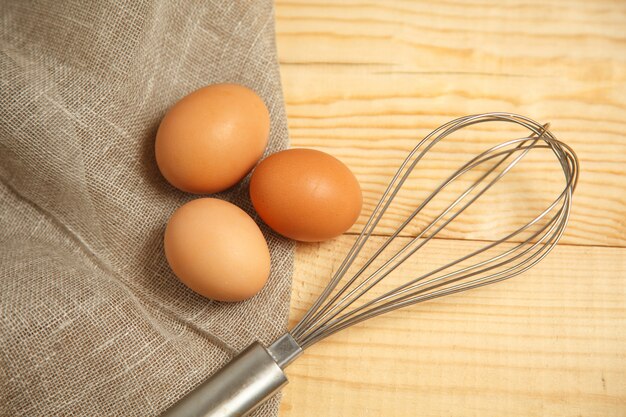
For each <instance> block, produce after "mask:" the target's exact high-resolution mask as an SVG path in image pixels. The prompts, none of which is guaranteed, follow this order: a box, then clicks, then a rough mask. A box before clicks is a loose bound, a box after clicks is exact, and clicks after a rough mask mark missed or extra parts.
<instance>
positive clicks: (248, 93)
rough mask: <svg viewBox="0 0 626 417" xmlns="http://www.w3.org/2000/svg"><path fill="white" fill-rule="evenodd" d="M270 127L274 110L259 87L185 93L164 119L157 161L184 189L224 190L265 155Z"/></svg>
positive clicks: (230, 86)
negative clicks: (254, 89) (270, 112)
mask: <svg viewBox="0 0 626 417" xmlns="http://www.w3.org/2000/svg"><path fill="white" fill-rule="evenodd" d="M269 128H270V118H269V112H268V110H267V108H266V107H265V104H264V103H263V100H261V98H260V97H259V96H258V95H257V94H256V93H255V92H254V91H252V90H250V89H249V88H247V87H244V86H241V85H237V84H215V85H210V86H207V87H204V88H201V89H199V90H197V91H194V92H193V93H191V94H189V95H188V96H186V97H184V98H182V99H181V100H180V101H179V102H177V103H176V104H174V105H173V106H172V107H171V108H170V109H169V111H168V112H167V114H166V115H165V117H164V118H163V120H162V121H161V124H160V125H159V129H158V131H157V135H156V142H155V154H156V160H157V165H158V166H159V170H160V171H161V173H162V174H163V176H164V177H165V179H167V181H169V182H170V184H172V185H173V186H174V187H176V188H178V189H180V190H182V191H186V192H190V193H196V194H203V193H216V192H219V191H223V190H225V189H227V188H230V187H232V186H233V185H235V184H236V183H237V182H238V181H240V180H241V179H242V178H243V177H245V175H246V174H247V173H248V172H250V170H251V169H252V168H253V167H254V165H256V163H257V162H258V161H259V159H260V158H261V156H263V152H264V150H265V147H266V146H267V141H268V136H269Z"/></svg>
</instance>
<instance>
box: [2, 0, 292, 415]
mask: <svg viewBox="0 0 626 417" xmlns="http://www.w3.org/2000/svg"><path fill="white" fill-rule="evenodd" d="M0 16H1V19H2V20H1V23H0V32H1V39H0V49H1V50H0V312H1V314H0V416H150V415H157V414H159V413H160V412H161V411H163V410H164V409H165V408H167V406H169V405H170V404H172V403H173V402H175V401H176V400H177V399H178V398H179V397H181V396H182V395H183V394H185V393H186V392H188V391H189V390H191V389H192V388H193V387H194V386H196V385H197V384H198V383H200V382H201V381H202V380H203V379H205V378H206V377H207V376H208V375H209V374H211V373H212V372H214V371H215V370H216V369H218V368H219V367H220V366H221V365H222V364H224V363H225V362H226V361H228V360H229V358H230V357H232V356H233V355H234V354H235V353H236V352H237V351H239V350H241V349H243V348H244V347H245V346H247V345H248V344H249V343H250V342H252V341H253V340H255V339H259V340H261V341H263V342H265V343H268V342H270V341H272V340H273V338H274V337H276V336H277V335H279V334H280V333H281V332H283V331H284V329H285V325H286V319H287V312H288V305H289V294H290V279H291V269H292V260H293V245H292V243H290V242H288V241H287V240H285V239H282V238H280V237H277V236H276V235H274V234H272V233H271V232H270V231H268V230H267V229H266V228H265V227H264V226H263V225H261V227H262V229H263V232H264V233H265V236H266V238H267V240H268V243H269V246H270V249H271V256H272V274H271V277H270V280H269V283H268V285H267V286H266V287H265V288H264V289H263V291H262V292H261V293H260V294H259V295H258V296H256V297H255V298H253V299H251V300H249V301H247V302H243V303H236V304H226V303H218V302H211V301H209V300H207V299H205V298H202V297H200V296H198V295H195V294H194V293H193V292H191V291H190V290H188V289H187V288H186V287H184V286H183V285H182V284H180V283H179V282H178V280H177V279H176V278H175V277H174V276H173V275H172V273H171V271H170V269H169V267H168V265H167V263H166V261H165V258H164V255H163V247H162V237H163V231H164V229H165V224H166V222H167V219H168V218H169V216H170V215H171V214H172V212H173V211H174V210H175V209H176V208H177V207H180V206H181V205H182V204H183V203H185V202H187V201H189V200H190V199H192V198H197V196H192V195H189V194H185V193H183V192H180V191H178V190H176V189H174V188H173V187H171V186H170V185H168V184H167V183H166V182H165V180H164V179H163V178H162V177H161V175H160V174H159V172H158V169H157V167H156V164H155V159H154V136H155V132H156V129H157V126H158V123H159V121H160V119H161V118H162V116H163V115H164V113H165V111H166V110H167V108H168V107H169V106H170V105H172V104H173V103H174V102H175V101H177V100H178V99H179V98H181V97H182V96H184V95H185V94H187V93H189V92H191V91H193V90H194V89H196V88H199V87H201V86H204V85H206V84H211V83H215V82H235V83H240V84H244V85H247V86H249V87H251V88H252V89H254V90H255V91H257V92H258V93H259V94H260V95H261V97H263V99H264V100H265V102H266V104H267V106H268V108H269V110H270V113H271V119H272V125H271V138H270V145H269V148H268V150H267V153H271V152H275V151H277V150H279V149H283V148H285V147H286V146H287V128H286V118H285V112H284V106H283V99H282V95H281V88H280V79H279V72H278V66H277V60H276V52H275V42H274V22H273V6H272V3H271V1H270V0H260V1H255V2H250V1H243V0H241V1H231V0H224V1H182V0H181V1H166V0H159V1H145V0H144V1H138V0H132V1H131V0H128V1H124V0H109V1H88V2H70V1H58V0H54V1H43V0H41V1H23V0H14V1H8V0H4V1H2V2H0ZM247 190H248V188H247V180H246V181H244V182H243V183H241V184H240V185H239V186H237V187H235V188H234V189H231V190H229V191H227V192H225V193H222V194H221V195H219V197H221V198H225V199H228V200H230V201H233V202H234V203H235V204H237V205H239V206H240V207H242V208H243V209H244V210H246V211H247V212H248V213H250V214H251V215H252V216H253V218H255V219H256V220H257V221H258V218H257V217H256V216H255V214H254V211H253V210H252V207H251V205H250V203H249V199H248V191H247ZM259 223H260V222H259ZM277 408H278V399H277V398H275V399H273V400H272V401H271V402H269V403H268V404H266V405H265V406H263V407H262V409H261V410H259V411H258V412H257V414H256V415H259V416H273V415H275V414H276V412H277Z"/></svg>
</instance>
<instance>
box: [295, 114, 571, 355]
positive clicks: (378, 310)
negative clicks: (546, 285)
mask: <svg viewBox="0 0 626 417" xmlns="http://www.w3.org/2000/svg"><path fill="white" fill-rule="evenodd" d="M494 121H504V122H509V123H514V124H517V125H520V126H522V127H524V128H526V129H528V130H529V131H530V133H531V135H529V136H528V137H524V138H520V139H513V140H509V141H506V142H503V143H501V144H499V145H496V146H494V147H492V148H490V149H488V150H486V151H484V152H482V153H481V154H479V155H477V156H476V157H474V158H472V159H471V160H469V161H468V162H466V163H465V164H464V165H463V166H461V167H460V168H459V169H458V170H457V171H455V172H454V173H453V174H452V175H450V176H449V177H448V178H447V179H446V180H445V181H444V182H443V183H441V184H440V185H439V186H438V187H437V188H436V189H435V190H434V191H433V192H432V193H431V194H430V195H429V196H427V197H426V198H425V199H424V201H423V202H422V203H421V204H420V205H419V206H418V207H417V208H416V209H415V210H413V212H412V213H411V214H410V215H409V216H408V217H407V218H406V219H405V220H404V221H403V222H402V223H401V224H400V225H399V226H398V227H397V228H396V229H395V231H394V232H393V233H391V235H390V236H389V238H388V239H387V240H386V241H385V242H383V243H382V244H381V245H380V246H379V247H378V249H377V250H376V251H375V252H374V254H373V255H372V256H371V257H370V258H369V259H368V260H366V261H365V262H364V263H363V265H362V266H361V267H360V268H359V269H358V271H357V272H356V273H355V274H354V275H352V276H351V278H349V279H347V280H346V282H345V283H342V285H341V286H340V287H339V288H338V286H339V284H340V283H341V282H342V279H343V278H344V277H345V275H346V274H347V272H348V270H349V269H350V267H351V266H352V265H353V264H354V262H355V260H356V259H357V257H358V256H359V254H360V252H361V250H362V249H363V247H364V246H365V244H366V243H367V241H368V239H369V238H370V237H371V236H372V234H373V231H374V230H375V229H376V227H377V226H378V225H379V223H380V221H381V219H382V218H383V216H384V214H385V213H386V212H387V210H388V208H389V206H390V205H391V203H392V201H393V200H394V198H395V197H396V196H397V195H398V193H399V191H400V189H401V188H402V186H403V185H404V184H405V182H406V181H407V179H408V178H409V176H410V174H411V173H412V172H413V170H414V169H415V167H416V166H417V164H418V163H419V162H420V161H421V160H422V159H423V157H424V156H425V155H426V154H427V152H429V151H430V150H431V149H432V148H433V147H434V146H435V145H436V144H437V143H438V142H440V141H441V140H442V139H444V138H445V137H447V136H449V135H450V134H452V133H454V132H456V131H458V130H459V129H462V128H465V127H468V126H471V125H475V124H478V123H486V122H494ZM548 129H549V126H548V125H543V126H542V125H540V124H539V123H537V122H535V121H533V120H531V119H529V118H526V117H523V116H519V115H514V114H509V113H488V114H483V115H474V116H466V117H462V118H459V119H456V120H453V121H451V122H448V123H446V124H444V125H442V126H440V127H439V128H437V129H435V130H434V131H433V132H431V133H430V134H429V135H427V136H426V137H425V138H424V139H423V140H421V141H420V142H419V143H418V144H417V146H416V147H415V148H414V149H413V150H412V151H411V152H410V153H409V155H408V157H407V158H406V159H405V160H404V161H403V163H402V164H401V166H400V168H399V169H398V171H397V172H396V174H395V175H394V177H393V178H392V180H391V183H390V184H389V186H388V187H387V189H386V190H385V192H384V193H383V195H382V197H381V199H380V200H379V202H378V203H377V205H376V207H375V208H374V210H373V213H372V215H371V217H370V218H369V219H368V220H367V222H366V224H365V226H364V228H363V231H362V232H361V233H360V234H359V236H358V237H357V239H356V241H355V242H354V244H353V246H352V248H351V249H350V251H349V252H348V255H347V256H346V258H345V259H344V260H343V262H342V263H341V265H340V266H339V268H338V269H337V271H336V272H335V274H334V276H333V277H332V279H331V280H330V282H329V283H328V285H327V286H326V288H325V289H324V290H323V292H322V294H321V295H320V296H319V298H318V299H317V301H316V302H315V303H314V304H313V306H312V307H311V309H310V310H309V311H308V312H307V313H306V314H305V315H304V317H303V318H302V319H301V320H300V322H299V323H298V324H297V325H296V326H295V327H294V329H293V330H292V331H291V332H290V333H291V335H292V336H293V338H294V339H295V340H296V341H297V342H298V344H299V345H300V346H301V347H302V348H303V349H305V348H307V347H309V346H311V345H312V344H314V343H316V342H318V341H319V340H321V339H323V338H325V337H328V336H330V335H331V334H334V333H336V332H337V331H340V330H342V329H344V328H346V327H349V326H352V325H354V324H357V323H359V322H361V321H363V320H366V319H369V318H371V317H374V316H378V315H380V314H383V313H386V312H389V311H392V310H395V309H397V308H401V307H404V306H407V305H411V304H415V303H419V302H423V301H427V300H431V299H434V298H438V297H442V296H445V295H449V294H454V293H457V292H460V291H465V290H468V289H472V288H476V287H480V286H483V285H487V284H490V283H493V282H498V281H502V280H505V279H508V278H511V277H513V276H516V275H519V274H521V273H522V272H524V271H526V270H528V269H529V268H531V267H532V266H534V265H535V264H536V263H537V262H539V261H541V259H543V258H544V257H545V256H546V255H547V254H548V253H549V252H550V251H551V250H552V248H553V247H554V245H555V244H556V243H557V242H558V240H559V239H560V237H561V236H562V234H563V231H564V229H565V227H566V225H567V222H568V219H569V213H570V208H571V198H572V193H573V190H574V189H575V187H576V183H577V180H578V171H579V168H578V159H577V157H576V155H575V153H574V152H573V150H572V149H571V148H570V147H569V146H567V145H566V144H564V143H562V142H560V141H558V140H557V139H556V138H555V137H554V135H553V134H552V133H551V132H550V131H549V130H548ZM536 149H549V150H551V151H552V153H553V154H554V155H555V156H556V159H557V160H558V161H559V164H560V166H561V169H562V170H563V173H564V177H565V186H564V188H563V190H562V191H561V192H560V194H559V195H558V196H557V197H556V198H555V199H554V200H553V201H552V203H551V204H549V205H548V207H547V208H545V209H544V210H543V211H542V212H541V213H540V214H538V215H537V216H535V217H534V218H533V219H532V220H531V221H529V222H527V223H526V224H524V225H522V226H521V227H519V228H518V229H517V230H515V231H513V232H511V233H509V234H507V235H506V236H505V237H503V238H500V239H497V240H495V241H493V242H489V243H488V244H486V245H485V246H484V247H481V248H480V249H477V250H475V251H473V252H471V253H470V254H467V255H465V256H462V257H460V258H458V259H456V260H454V261H451V262H449V263H447V264H445V265H443V266H441V267H438V268H436V269H434V270H432V271H430V272H428V273H425V274H423V275H421V276H419V277H417V278H414V279H412V280H408V281H407V282H405V283H403V284H402V285H399V286H398V287H396V288H394V289H393V290H390V291H387V292H384V293H383V294H381V295H379V296H376V297H374V298H373V299H371V300H369V301H366V302H364V303H363V304H362V305H360V306H357V307H354V308H352V309H351V310H350V307H352V306H353V305H354V304H355V303H356V302H357V300H360V299H362V297H363V296H364V295H365V294H366V293H368V292H369V291H370V290H371V289H372V288H374V287H375V286H377V285H378V284H379V283H380V282H381V281H383V280H384V279H385V278H386V277H387V276H388V275H389V274H391V273H392V272H393V271H394V270H395V269H396V268H398V267H399V266H400V265H401V264H402V263H403V262H405V261H406V260H407V259H409V258H410V257H412V256H414V255H415V253H416V252H417V251H418V250H419V249H421V248H422V247H423V246H425V245H426V244H427V243H428V242H430V241H431V240H432V239H433V238H435V237H436V236H437V235H438V234H439V233H440V232H441V231H442V230H443V229H444V228H445V227H446V226H448V225H449V224H450V223H451V222H452V221H454V220H455V219H456V218H457V217H458V216H459V215H461V213H463V212H464V211H465V210H466V209H467V208H469V207H470V206H471V205H472V204H474V203H475V202H476V201H477V200H478V199H479V198H480V197H481V196H483V195H484V194H485V193H486V192H487V191H488V190H489V189H491V188H492V187H493V186H494V185H495V184H496V183H497V182H498V181H500V180H501V179H502V178H503V177H504V176H505V175H506V174H507V173H509V172H510V171H511V170H512V169H513V168H514V167H515V166H516V165H517V164H518V163H519V162H520V161H521V160H522V159H523V158H524V157H525V156H526V155H527V154H528V153H529V152H531V151H533V150H536ZM511 158H512V160H510V161H508V160H509V159H511ZM485 164H491V165H490V166H489V167H488V169H486V170H485V171H484V172H482V173H481V175H479V177H478V179H476V180H474V181H473V182H472V183H471V184H470V185H469V186H468V187H467V188H465V190H464V191H463V192H462V193H461V194H460V195H459V196H458V197H457V198H455V199H454V201H453V202H452V203H450V204H448V205H447V207H445V208H444V209H443V210H442V211H441V212H440V213H439V214H438V215H436V216H435V218H434V219H433V220H432V221H430V222H429V223H428V224H427V225H425V226H424V227H423V228H422V229H421V231H420V232H419V233H417V235H416V236H415V237H412V238H411V239H410V240H409V241H408V242H407V243H406V244H405V245H403V246H402V247H401V248H400V249H399V250H398V251H397V252H396V253H395V254H393V255H392V256H391V257H390V258H389V259H387V260H386V261H384V262H383V263H382V265H380V266H378V267H377V268H376V269H375V270H374V271H373V272H372V273H371V274H369V275H368V276H366V277H365V278H363V279H361V280H360V282H359V279H360V278H361V277H363V275H364V274H365V272H366V271H367V270H368V269H369V268H370V267H371V266H372V265H373V263H374V261H375V260H376V259H378V258H379V256H380V255H381V254H382V253H384V252H385V250H387V249H388V248H389V247H390V245H391V243H392V242H393V241H394V239H395V238H396V237H398V236H400V234H401V232H402V231H404V230H405V228H406V227H407V226H408V225H409V224H410V223H411V222H412V221H413V220H414V219H415V218H416V217H417V216H418V215H420V214H421V213H422V211H423V209H424V208H425V207H426V206H427V205H428V204H429V203H430V202H431V201H433V200H434V199H435V198H436V197H437V196H438V195H440V193H441V192H442V191H443V190H444V189H446V188H447V187H448V186H449V185H450V184H452V183H453V182H455V181H456V180H458V179H459V178H461V177H462V176H463V175H465V174H467V173H469V172H471V171H473V170H475V169H477V168H478V167H481V166H483V165H485ZM550 215H552V216H551V217H550V218H548V216H550ZM547 218H548V219H547ZM546 219H547V220H546ZM542 221H543V222H544V224H541V222H542ZM537 225H539V226H538V230H536V231H534V232H532V231H531V230H532V228H533V227H535V226H537ZM524 233H530V235H529V236H528V237H525V238H521V236H523V234H524ZM516 238H521V242H519V243H516V244H514V245H513V247H511V248H510V249H507V250H504V251H503V252H501V253H498V254H494V255H492V256H491V257H490V258H488V259H484V260H480V261H477V262H476V263H474V264H472V265H469V266H464V267H461V268H459V269H457V270H455V271H449V270H450V269H451V268H452V267H454V266H456V265H460V264H462V263H463V262H466V261H468V260H470V259H472V258H476V257H479V256H480V255H482V254H485V253H488V252H489V251H491V250H492V249H494V248H497V247H499V246H501V245H504V244H506V243H511V241H512V240H513V239H516ZM448 271H449V272H448ZM440 273H443V274H442V275H437V274H440ZM335 290H336V292H335V293H334V294H333V291H335Z"/></svg>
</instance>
